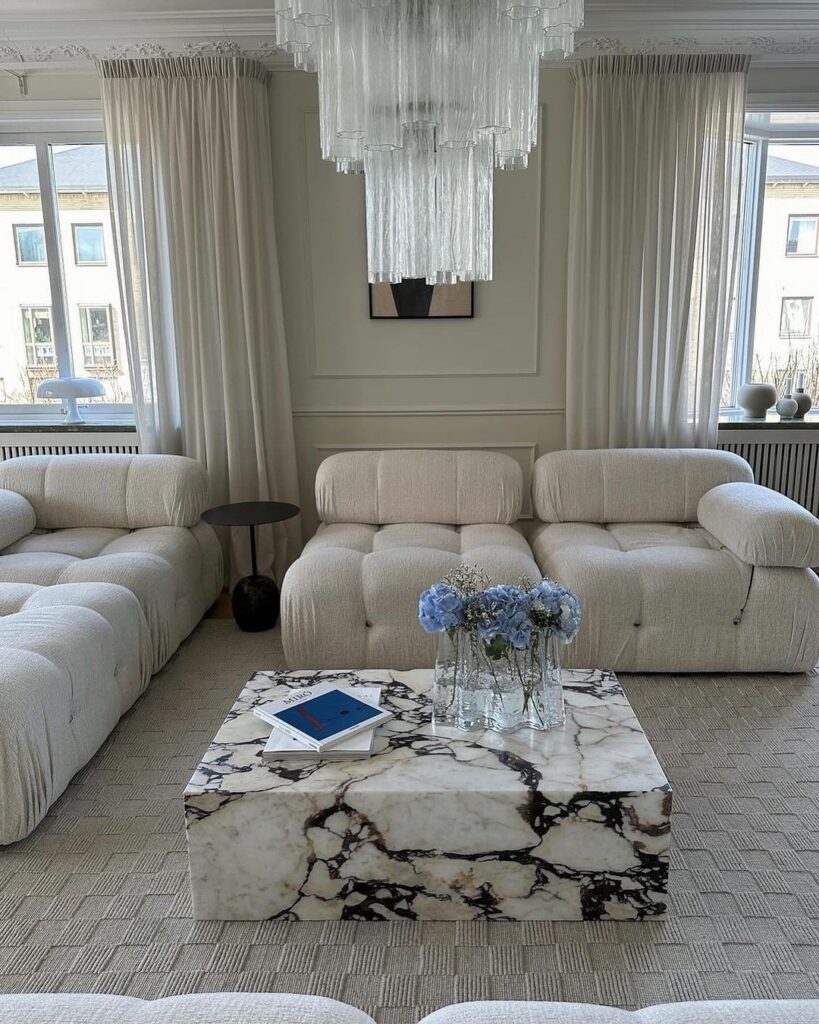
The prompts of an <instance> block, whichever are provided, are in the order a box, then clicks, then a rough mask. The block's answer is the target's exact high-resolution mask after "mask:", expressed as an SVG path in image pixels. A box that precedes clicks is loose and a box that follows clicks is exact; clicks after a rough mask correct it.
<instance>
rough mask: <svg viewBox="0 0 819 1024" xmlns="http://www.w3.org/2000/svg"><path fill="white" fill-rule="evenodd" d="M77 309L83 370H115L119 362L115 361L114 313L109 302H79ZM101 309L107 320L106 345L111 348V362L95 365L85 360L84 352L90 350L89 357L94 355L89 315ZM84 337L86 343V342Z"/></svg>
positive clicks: (95, 363)
mask: <svg viewBox="0 0 819 1024" xmlns="http://www.w3.org/2000/svg"><path fill="white" fill-rule="evenodd" d="M77 309H78V311H79V314H80V335H81V337H80V342H81V344H82V349H83V353H82V355H83V369H86V370H95V369H97V370H115V369H118V368H119V361H118V359H117V343H116V339H115V337H114V311H113V309H112V308H111V304H110V302H80V303H78V304H77ZM94 309H103V310H105V315H106V317H107V319H108V342H107V344H108V345H109V346H110V348H111V362H110V363H97V362H90V363H89V362H88V360H87V359H86V350H87V349H88V348H90V349H91V355H92V356H93V354H94V339H93V336H92V328H91V321H90V318H89V314H90V312H91V310H94ZM86 337H87V338H88V341H86V340H85V339H86Z"/></svg>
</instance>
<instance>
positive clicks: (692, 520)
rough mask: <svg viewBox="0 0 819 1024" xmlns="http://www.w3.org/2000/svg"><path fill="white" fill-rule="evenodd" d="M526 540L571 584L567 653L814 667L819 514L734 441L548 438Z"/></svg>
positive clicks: (681, 667)
mask: <svg viewBox="0 0 819 1024" xmlns="http://www.w3.org/2000/svg"><path fill="white" fill-rule="evenodd" d="M533 499H534V508H535V512H536V514H537V516H538V518H539V519H540V520H542V523H541V524H540V525H539V526H538V527H537V528H536V529H535V531H534V533H533V535H532V548H533V551H534V554H535V558H536V559H537V562H538V565H539V566H540V569H541V571H542V572H543V573H544V575H547V576H551V577H554V578H555V579H557V580H559V581H560V582H561V583H563V584H565V585H566V586H568V587H571V588H572V589H573V590H574V591H575V592H576V593H577V594H578V595H579V597H580V600H581V604H582V606H583V625H582V628H581V629H580V632H579V633H578V635H577V639H576V641H575V643H574V644H573V645H572V646H571V647H570V648H568V649H567V652H566V660H567V663H568V664H569V665H570V666H573V667H580V666H587V665H595V666H605V667H606V668H609V669H613V670H615V671H623V672H806V671H809V670H811V669H812V668H813V667H814V666H815V665H816V662H817V660H819V579H817V576H816V573H815V572H813V570H812V569H811V568H810V567H811V566H812V565H819V521H817V520H816V519H815V518H814V517H813V516H812V515H811V514H810V513H809V512H807V511H806V510H805V509H803V508H802V507H801V506H799V505H797V504H796V503H795V502H793V501H791V500H790V499H788V498H786V497H784V496H783V495H781V494H778V493H777V492H775V491H772V490H769V489H768V488H766V487H760V486H758V485H757V484H754V483H753V475H752V473H751V468H750V466H749V465H748V464H747V463H746V462H745V461H744V460H743V459H741V458H739V456H737V455H734V454H732V453H731V452H721V451H708V450H700V449H672V450H660V449H619V450H618V449H614V450H590V451H571V452H568V451H566V452H551V453H550V454H548V455H544V456H542V457H541V458H540V459H538V461H537V463H536V464H535V470H534V480H533Z"/></svg>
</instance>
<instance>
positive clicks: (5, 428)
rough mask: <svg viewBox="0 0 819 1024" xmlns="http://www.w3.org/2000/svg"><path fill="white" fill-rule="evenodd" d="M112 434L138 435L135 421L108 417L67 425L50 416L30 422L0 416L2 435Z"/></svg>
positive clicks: (120, 417)
mask: <svg viewBox="0 0 819 1024" xmlns="http://www.w3.org/2000/svg"><path fill="white" fill-rule="evenodd" d="M55 433H60V434H103V433H105V434H110V433H116V434H119V433H136V425H135V424H134V421H133V420H129V419H127V418H126V417H124V416H111V417H106V418H105V419H104V420H86V421H85V422H84V423H65V422H64V421H63V420H62V419H52V418H51V417H48V416H43V417H40V416H38V417H37V418H36V419H35V418H34V417H32V418H31V419H30V420H24V419H21V418H20V417H19V416H16V417H15V416H9V417H8V418H6V417H4V416H3V415H2V414H0V434H55Z"/></svg>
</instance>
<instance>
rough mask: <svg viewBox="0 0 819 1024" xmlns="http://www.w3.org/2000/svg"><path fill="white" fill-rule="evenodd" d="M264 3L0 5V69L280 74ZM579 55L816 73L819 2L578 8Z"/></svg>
mask: <svg viewBox="0 0 819 1024" xmlns="http://www.w3.org/2000/svg"><path fill="white" fill-rule="evenodd" d="M273 7H274V2H272V0H241V6H239V5H238V4H237V5H235V6H231V4H230V0H0V68H4V69H6V70H9V71H13V72H16V73H18V74H22V73H25V74H29V73H38V72H49V71H51V72H66V71H77V72H82V71H87V70H90V68H91V66H92V64H93V61H94V59H95V58H97V57H149V56H173V55H198V54H206V53H225V54H232V53H235V54H246V55H249V56H253V57H257V58H259V59H261V60H263V61H265V63H267V64H269V65H270V66H272V67H288V66H289V60H288V59H287V58H286V57H285V56H284V55H282V54H280V53H278V51H276V49H275V35H274V27H273V20H274V19H273V15H272V13H271V12H272V10H273ZM577 43H578V46H577V53H578V55H579V56H589V55H592V54H595V53H652V52H653V53H668V52H683V53H692V52H700V51H705V52H716V51H738V52H744V53H750V54H752V55H753V59H754V64H755V65H768V66H783V65H787V66H816V67H819V2H817V0H802V2H787V0H778V2H771V0H711V2H708V0H586V25H585V28H584V29H583V31H582V32H581V33H580V35H579V36H578V40H577Z"/></svg>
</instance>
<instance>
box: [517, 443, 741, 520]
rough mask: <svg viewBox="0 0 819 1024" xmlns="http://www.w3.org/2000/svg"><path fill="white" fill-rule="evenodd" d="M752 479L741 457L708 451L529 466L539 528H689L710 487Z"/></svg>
mask: <svg viewBox="0 0 819 1024" xmlns="http://www.w3.org/2000/svg"><path fill="white" fill-rule="evenodd" d="M753 478H754V476H753V473H752V471H751V467H750V466H749V465H748V463H747V462H746V461H745V460H744V459H741V458H740V457H739V456H738V455H734V454H733V453H732V452H722V451H716V450H711V449H703V448H611V449H592V450H588V451H571V452H550V453H549V454H548V455H543V456H542V457H541V458H539V459H538V460H537V462H536V463H535V469H534V474H533V477H532V499H533V502H534V509H535V515H536V516H537V518H538V519H540V520H541V521H542V522H544V523H691V522H695V521H696V519H697V504H698V502H699V500H700V498H701V497H702V496H703V495H704V494H705V493H706V492H707V491H710V490H711V488H712V487H717V486H718V485H719V484H728V483H735V482H743V483H744V482H752V481H753Z"/></svg>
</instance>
